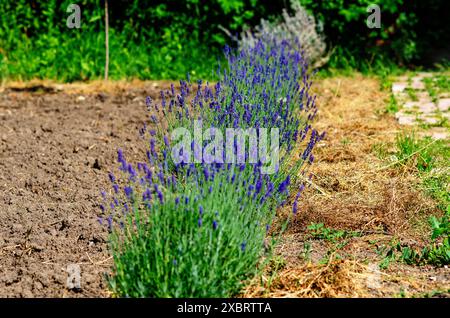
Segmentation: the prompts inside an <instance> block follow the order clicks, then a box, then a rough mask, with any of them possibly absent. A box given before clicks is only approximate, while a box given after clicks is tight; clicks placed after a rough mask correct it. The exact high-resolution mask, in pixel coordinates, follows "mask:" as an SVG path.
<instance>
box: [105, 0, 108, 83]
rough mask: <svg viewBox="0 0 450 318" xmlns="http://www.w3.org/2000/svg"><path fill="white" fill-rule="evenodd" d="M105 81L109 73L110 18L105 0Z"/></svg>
mask: <svg viewBox="0 0 450 318" xmlns="http://www.w3.org/2000/svg"><path fill="white" fill-rule="evenodd" d="M105 49H106V59H105V81H107V80H108V72H109V18H108V0H105Z"/></svg>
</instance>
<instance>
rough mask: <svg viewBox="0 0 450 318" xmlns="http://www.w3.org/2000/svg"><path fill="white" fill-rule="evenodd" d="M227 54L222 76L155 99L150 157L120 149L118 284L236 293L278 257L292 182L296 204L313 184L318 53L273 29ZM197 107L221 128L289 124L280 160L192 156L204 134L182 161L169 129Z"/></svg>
mask: <svg viewBox="0 0 450 318" xmlns="http://www.w3.org/2000/svg"><path fill="white" fill-rule="evenodd" d="M225 54H226V57H227V60H228V67H227V68H226V69H224V70H222V71H221V80H220V81H219V82H218V83H217V84H216V85H214V87H213V88H211V87H210V86H209V85H208V84H206V85H205V86H203V83H202V82H201V81H199V82H197V83H196V85H193V84H192V83H191V82H190V80H189V79H188V80H187V81H181V82H180V89H179V92H177V91H176V90H175V88H174V86H171V88H170V89H169V90H166V91H162V92H161V103H158V104H156V103H153V101H151V100H150V99H148V100H147V105H148V106H149V110H150V122H149V124H148V126H146V127H144V129H143V130H142V131H141V134H142V135H143V136H144V137H148V138H149V145H150V147H149V150H148V151H147V159H148V161H147V162H141V163H138V164H137V165H136V166H134V165H133V164H131V163H129V162H127V161H126V159H125V157H124V154H123V153H122V151H119V152H118V162H119V164H120V178H118V177H116V176H115V175H114V174H112V173H111V174H110V181H111V182H112V190H111V191H110V193H109V194H107V193H104V192H103V193H102V196H103V202H102V205H101V209H102V212H103V215H104V218H101V219H99V221H100V222H101V223H104V224H105V225H106V226H108V227H109V229H110V230H111V249H112V253H113V256H114V264H115V265H114V268H113V271H112V274H111V275H110V276H109V279H108V281H109V283H110V287H111V289H112V290H113V292H114V293H115V294H117V295H119V296H129V297H228V296H230V295H233V294H235V293H237V292H238V291H239V289H240V288H241V286H242V283H243V282H245V280H246V279H247V278H250V277H252V276H253V275H254V274H255V273H256V271H257V269H258V268H260V267H261V266H260V265H261V260H262V257H263V256H267V257H266V259H268V254H267V252H268V251H270V250H271V246H272V245H271V241H270V240H267V238H266V236H267V231H268V230H269V229H270V226H271V225H272V222H273V219H274V216H275V212H276V208H277V207H279V206H280V205H283V204H286V202H287V200H288V199H289V198H290V196H289V193H290V192H293V191H292V190H294V191H295V192H294V193H293V194H295V197H294V198H293V199H294V203H293V212H294V213H296V212H297V200H298V198H299V196H300V194H301V191H302V189H303V188H304V186H303V184H302V183H301V182H298V181H299V180H297V177H298V176H305V174H306V171H307V169H308V166H309V165H310V164H311V163H312V162H313V160H314V157H313V155H312V150H313V148H314V146H315V144H316V143H317V142H318V141H319V140H320V139H321V138H323V134H322V135H320V134H319V133H317V132H316V131H315V130H314V129H312V128H311V124H310V122H311V121H312V119H313V118H314V116H315V114H316V111H317V109H316V106H315V98H314V97H313V96H311V95H310V94H309V89H310V86H311V79H310V76H309V74H308V72H307V69H308V65H307V64H306V62H305V61H304V59H303V57H302V55H301V53H300V51H299V47H298V46H295V45H293V44H292V43H290V42H288V41H280V40H277V39H275V38H269V37H267V38H265V39H261V40H259V41H258V43H257V44H256V45H255V46H254V47H249V48H246V49H242V50H240V51H238V52H233V51H231V50H230V49H229V48H226V49H225ZM198 119H201V120H202V121H203V124H204V126H209V127H215V128H217V129H219V130H221V131H225V129H226V128H229V127H232V128H247V127H266V128H277V129H279V131H280V147H279V148H280V149H279V151H280V153H281V154H282V155H281V161H280V166H279V167H277V169H276V170H275V172H274V173H272V174H266V173H263V165H264V164H263V163H262V162H261V161H258V162H255V163H250V162H246V163H224V162H222V161H215V162H212V163H210V162H206V161H205V160H204V158H203V159H202V160H201V161H198V162H193V160H192V159H193V158H192V157H194V158H195V157H196V156H198V153H199V152H202V153H203V152H204V151H205V148H206V147H207V146H208V145H207V144H204V143H201V144H195V143H192V144H191V150H192V157H191V158H186V160H182V161H181V162H176V161H174V160H173V158H172V156H171V155H170V154H171V153H172V150H173V147H174V141H173V140H171V136H170V135H168V134H167V131H169V132H170V131H172V130H173V129H176V128H179V127H184V128H185V129H187V130H188V131H189V130H191V131H192V129H193V122H194V121H195V120H198ZM232 151H233V152H234V153H235V154H237V152H238V146H237V145H236V146H235V147H233V150H232ZM223 155H225V154H223ZM292 158H294V159H292Z"/></svg>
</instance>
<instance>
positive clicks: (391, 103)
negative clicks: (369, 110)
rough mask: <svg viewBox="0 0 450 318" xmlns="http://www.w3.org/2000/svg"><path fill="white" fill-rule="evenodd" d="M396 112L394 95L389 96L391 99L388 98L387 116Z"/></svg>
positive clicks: (396, 105)
mask: <svg viewBox="0 0 450 318" xmlns="http://www.w3.org/2000/svg"><path fill="white" fill-rule="evenodd" d="M398 110H399V108H398V104H397V100H396V99H395V97H394V95H392V94H391V97H389V102H388V104H387V105H386V112H387V113H388V114H395V113H396V112H398Z"/></svg>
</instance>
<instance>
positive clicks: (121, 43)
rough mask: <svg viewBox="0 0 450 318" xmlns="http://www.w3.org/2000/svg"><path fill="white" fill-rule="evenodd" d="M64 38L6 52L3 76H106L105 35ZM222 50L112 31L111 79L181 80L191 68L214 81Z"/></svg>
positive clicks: (24, 44)
mask: <svg viewBox="0 0 450 318" xmlns="http://www.w3.org/2000/svg"><path fill="white" fill-rule="evenodd" d="M61 37H62V38H63V39H62V40H61V41H56V38H55V37H45V36H44V35H43V36H42V37H41V38H39V39H38V40H37V41H30V40H28V39H24V41H23V42H20V44H19V45H18V46H17V47H16V48H15V49H14V50H12V51H9V52H8V53H7V54H6V53H5V54H3V55H2V54H1V53H0V70H2V72H1V73H0V77H2V78H3V79H13V80H30V79H33V78H40V79H53V80H58V81H64V82H72V81H84V80H92V79H101V78H103V76H104V65H105V48H104V35H103V34H102V33H92V32H84V31H79V33H75V34H74V35H73V36H67V35H61ZM220 59H222V54H221V53H220V52H219V51H218V50H217V49H210V48H207V47H204V46H203V45H201V44H199V43H195V42H189V41H188V40H186V41H184V42H181V43H177V46H175V47H172V46H170V45H166V44H163V43H157V42H153V43H152V42H149V43H147V42H143V43H138V44H136V43H134V42H131V41H127V39H126V38H125V37H124V36H123V35H121V34H120V33H117V32H115V31H114V30H110V65H109V78H111V79H130V78H137V79H178V78H185V77H186V74H187V73H189V74H190V75H191V77H192V78H194V79H195V78H203V79H207V80H214V79H215V78H216V75H215V72H214V70H215V69H217V67H218V65H219V60H220Z"/></svg>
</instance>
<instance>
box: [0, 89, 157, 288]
mask: <svg viewBox="0 0 450 318" xmlns="http://www.w3.org/2000/svg"><path fill="white" fill-rule="evenodd" d="M158 93H159V88H158V87H157V84H148V85H147V86H143V87H142V88H139V89H126V90H122V91H120V90H118V91H109V92H106V93H100V92H97V93H83V92H78V93H74V92H72V93H67V92H65V91H63V92H54V91H53V90H52V89H49V90H43V89H42V88H40V89H38V90H37V91H36V92H34V89H31V90H30V89H28V90H24V91H22V90H19V89H4V90H3V92H0V297H86V296H87V297H96V296H108V292H107V286H106V281H105V279H104V277H103V275H104V273H105V272H107V271H108V269H109V267H110V266H111V264H112V263H111V258H110V255H109V253H108V246H107V241H106V240H107V231H106V229H105V228H104V227H102V226H100V224H99V223H98V222H97V215H99V213H100V211H99V208H98V202H99V201H100V196H99V193H100V189H101V188H105V189H109V188H110V187H109V181H108V177H107V172H108V171H109V170H110V169H111V168H115V159H116V156H117V155H116V153H117V149H118V148H123V149H124V152H125V153H126V155H127V156H128V158H130V159H132V156H133V155H135V156H136V157H138V156H140V155H141V154H145V151H143V149H141V150H140V149H139V148H140V147H141V148H142V147H144V142H143V141H142V140H141V139H140V138H139V134H138V129H139V128H140V127H141V125H142V123H143V122H144V118H145V116H147V110H146V106H145V97H146V96H148V95H150V96H153V97H157V96H158ZM71 264H78V265H79V266H80V269H81V289H79V290H73V289H72V290H70V289H68V288H67V279H68V276H69V275H68V266H70V265H71ZM69 270H70V268H69Z"/></svg>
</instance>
